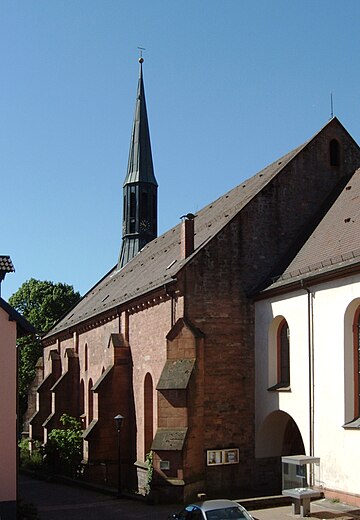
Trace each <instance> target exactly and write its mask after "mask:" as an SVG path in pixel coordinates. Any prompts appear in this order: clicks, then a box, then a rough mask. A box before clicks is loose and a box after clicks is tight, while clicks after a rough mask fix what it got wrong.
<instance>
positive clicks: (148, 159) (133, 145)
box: [124, 58, 157, 186]
mask: <svg viewBox="0 0 360 520" xmlns="http://www.w3.org/2000/svg"><path fill="white" fill-rule="evenodd" d="M139 62H140V73H139V82H138V89H137V95H136V104H135V115H134V123H133V130H132V135H131V142H130V151H129V160H128V167H127V173H126V177H125V181H124V186H125V184H131V183H135V182H147V183H150V184H155V186H157V182H156V179H155V175H154V168H153V161H152V155H151V143H150V132H149V124H148V117H147V110H146V101H145V90H144V81H143V74H142V62H143V60H142V58H140V60H139Z"/></svg>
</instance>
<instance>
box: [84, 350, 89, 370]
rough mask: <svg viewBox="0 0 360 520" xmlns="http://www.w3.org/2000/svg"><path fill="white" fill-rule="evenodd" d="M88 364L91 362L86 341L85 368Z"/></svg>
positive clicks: (85, 368)
mask: <svg viewBox="0 0 360 520" xmlns="http://www.w3.org/2000/svg"><path fill="white" fill-rule="evenodd" d="M88 364H89V352H88V344H87V343H85V348H84V370H87V369H88Z"/></svg>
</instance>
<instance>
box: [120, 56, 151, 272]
mask: <svg viewBox="0 0 360 520" xmlns="http://www.w3.org/2000/svg"><path fill="white" fill-rule="evenodd" d="M143 62H144V59H143V58H142V57H140V59H139V63H140V71H139V81H138V88H137V96H136V103H135V116H134V123H133V129H132V135H131V142H130V151H129V160H128V166H127V172H126V177H125V181H124V185H123V195H124V207H123V237H122V246H121V251H120V255H119V261H118V268H119V269H120V268H121V267H124V265H125V264H127V262H128V261H129V260H131V259H132V258H133V257H134V256H135V255H136V254H137V253H138V252H139V251H140V249H142V248H143V247H144V246H145V245H146V244H147V243H148V242H150V241H151V240H153V239H154V238H156V236H157V187H158V184H157V182H156V179H155V175H154V168H153V161H152V154H151V143H150V132H149V124H148V118H147V111H146V101H145V90H144V81H143V71H142V64H143Z"/></svg>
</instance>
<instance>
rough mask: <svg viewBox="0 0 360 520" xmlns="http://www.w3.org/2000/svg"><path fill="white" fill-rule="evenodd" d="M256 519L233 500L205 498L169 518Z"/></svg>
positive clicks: (199, 519) (194, 519)
mask: <svg viewBox="0 0 360 520" xmlns="http://www.w3.org/2000/svg"><path fill="white" fill-rule="evenodd" d="M239 518H242V519H245V520H254V519H253V517H252V516H251V514H250V513H249V512H248V511H246V509H245V508H244V507H243V506H241V505H240V504H238V503H237V502H233V501H232V500H225V499H224V500H205V501H204V502H197V503H195V504H190V505H188V506H186V507H185V508H184V509H183V510H182V511H180V513H177V514H174V515H172V516H170V517H169V520H170V519H171V520H237V519H239Z"/></svg>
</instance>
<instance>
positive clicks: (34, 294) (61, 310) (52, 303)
mask: <svg viewBox="0 0 360 520" xmlns="http://www.w3.org/2000/svg"><path fill="white" fill-rule="evenodd" d="M79 299H80V294H79V293H78V292H75V291H74V288H73V287H72V286H71V285H67V284H64V283H54V282H49V281H41V280H35V279H34V278H31V279H30V280H28V281H27V282H24V283H23V284H22V286H21V287H20V288H19V289H18V290H17V291H16V293H14V294H13V295H12V296H11V297H10V298H9V303H10V305H11V306H12V307H14V308H15V309H16V310H17V311H19V312H20V314H22V315H23V316H24V317H25V318H26V319H27V320H28V321H29V322H30V323H31V324H32V325H33V326H34V327H35V328H36V330H37V333H38V336H37V337H36V338H31V337H30V336H25V337H23V338H20V339H19V340H18V347H19V377H18V382H19V399H20V415H21V416H22V415H23V414H24V412H25V410H26V408H27V392H28V388H29V385H30V383H31V382H32V380H33V379H34V376H35V365H36V362H37V360H38V359H39V357H40V356H41V355H42V347H41V342H40V337H41V336H42V335H43V334H45V333H46V332H48V331H49V330H50V329H51V327H52V326H53V325H54V324H55V323H56V322H57V321H59V319H60V318H61V317H62V316H63V315H64V314H65V313H66V312H67V311H69V310H70V308H71V307H73V306H74V305H75V304H76V303H77V302H78V301H79Z"/></svg>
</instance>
